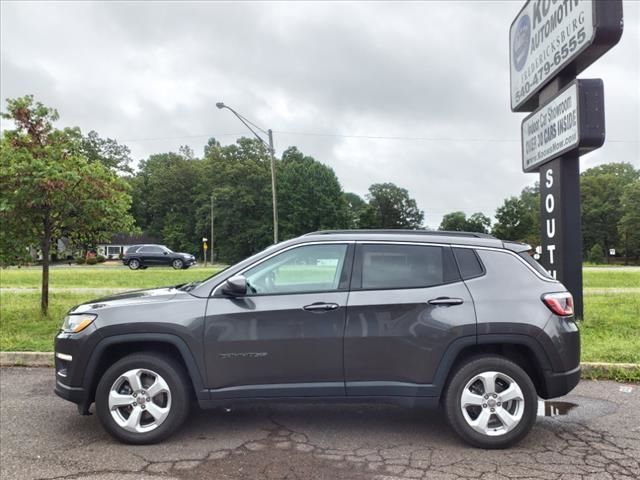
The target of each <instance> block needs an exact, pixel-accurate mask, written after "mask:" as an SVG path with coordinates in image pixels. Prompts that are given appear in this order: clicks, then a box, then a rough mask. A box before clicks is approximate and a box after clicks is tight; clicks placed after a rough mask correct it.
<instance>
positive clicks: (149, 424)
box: [96, 353, 189, 444]
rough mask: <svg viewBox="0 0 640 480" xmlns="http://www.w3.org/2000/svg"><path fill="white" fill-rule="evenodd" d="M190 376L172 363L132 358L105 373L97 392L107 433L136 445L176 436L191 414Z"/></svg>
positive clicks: (138, 356)
mask: <svg viewBox="0 0 640 480" xmlns="http://www.w3.org/2000/svg"><path fill="white" fill-rule="evenodd" d="M185 378H187V374H186V372H185V371H184V369H183V368H182V366H181V365H180V364H178V363H177V362H175V361H173V360H172V359H170V358H168V357H165V356H162V355H159V354H155V353H144V354H134V355H129V356H126V357H124V358H122V359H121V360H119V361H118V362H116V363H115V364H113V365H112V366H111V367H110V368H109V369H107V371H106V372H105V373H104V375H103V376H102V378H101V379H100V382H99V383H98V387H97V389H96V413H97V415H98V418H99V419H100V422H101V423H102V425H103V427H104V428H105V430H107V432H109V433H110V434H111V435H112V436H114V437H115V438H117V439H118V440H120V441H122V442H125V443H132V444H149V443H156V442H159V441H161V440H164V439H165V438H167V437H168V436H170V435H171V434H172V433H174V432H175V431H176V430H177V429H178V428H179V427H180V426H181V425H182V423H183V422H184V421H185V419H186V418H187V415H188V413H189V388H188V385H187V383H186V381H185Z"/></svg>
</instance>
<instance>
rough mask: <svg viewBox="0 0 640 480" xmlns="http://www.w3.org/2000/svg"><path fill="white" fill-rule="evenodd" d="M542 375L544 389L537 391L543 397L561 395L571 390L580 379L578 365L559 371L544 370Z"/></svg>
mask: <svg viewBox="0 0 640 480" xmlns="http://www.w3.org/2000/svg"><path fill="white" fill-rule="evenodd" d="M543 375H544V390H543V391H542V392H539V394H540V396H541V397H542V398H544V399H547V398H555V397H561V396H562V395H566V394H567V393H569V392H570V391H571V390H573V389H574V388H575V386H576V385H577V384H578V382H579V381H580V365H578V366H577V367H576V368H574V369H573V370H569V371H566V372H560V373H556V372H551V371H548V370H545V371H544V372H543Z"/></svg>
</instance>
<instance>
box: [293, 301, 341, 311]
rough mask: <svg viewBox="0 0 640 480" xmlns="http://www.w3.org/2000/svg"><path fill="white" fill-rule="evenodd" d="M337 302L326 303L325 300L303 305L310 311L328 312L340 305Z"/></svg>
mask: <svg viewBox="0 0 640 480" xmlns="http://www.w3.org/2000/svg"><path fill="white" fill-rule="evenodd" d="M339 306H340V305H338V304H337V303H324V302H316V303H312V304H311V305H305V306H304V307H302V308H303V309H305V310H307V311H308V312H328V311H330V310H335V309H337V308H338V307H339Z"/></svg>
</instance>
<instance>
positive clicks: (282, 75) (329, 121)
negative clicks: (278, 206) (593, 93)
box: [0, 1, 640, 226]
mask: <svg viewBox="0 0 640 480" xmlns="http://www.w3.org/2000/svg"><path fill="white" fill-rule="evenodd" d="M521 4H522V2H520V1H518V2H470V1H469V2H425V3H398V2H394V3H293V2H291V3H286V2H285V3H203V2H193V3H191V2H180V3H173V2H171V3H170V2H112V3H107V2H104V3H93V2H92V3H89V2H61V3H57V2H42V3H36V2H33V3H24V2H23V3H17V2H4V3H2V4H1V7H0V8H1V11H0V14H1V15H0V17H1V22H2V23H1V27H2V28H1V32H0V35H1V36H0V40H1V42H0V48H1V50H0V52H1V67H2V68H1V74H0V90H1V92H0V94H1V96H2V98H6V97H14V96H18V95H23V94H25V93H34V94H35V95H36V97H37V98H38V99H39V100H41V101H43V102H44V103H46V104H48V105H52V106H55V107H56V108H58V110H59V111H60V113H61V124H63V125H78V126H80V127H81V128H82V129H83V130H85V131H87V130H90V129H94V130H97V131H98V132H100V134H101V135H103V136H109V137H115V138H117V139H119V140H121V141H123V142H124V143H127V144H128V145H129V146H130V147H131V149H132V151H133V154H134V156H135V157H136V158H144V157H146V156H148V155H149V154H151V153H155V152H161V151H167V150H176V149H177V148H178V146H179V145H181V144H189V145H190V146H191V147H192V148H193V149H194V150H195V151H196V152H197V153H200V152H202V146H203V145H204V143H205V142H206V139H207V137H208V136H215V137H216V138H218V139H219V140H220V141H221V142H222V143H231V142H233V141H235V139H236V138H237V134H239V133H240V134H244V133H243V127H242V125H240V124H239V123H238V122H237V121H236V120H235V119H234V118H233V117H232V116H231V115H230V114H229V113H228V112H220V111H218V110H217V109H215V102H216V101H219V100H224V101H225V102H226V103H228V104H229V105H233V106H234V107H235V108H236V109H237V110H238V111H240V112H242V113H243V114H244V115H246V116H247V117H249V118H251V119H252V120H254V121H255V122H256V123H258V124H260V125H262V126H264V127H265V128H272V129H273V130H274V131H275V132H276V135H275V140H276V146H277V149H278V150H279V151H282V150H284V149H285V148H286V147H287V146H289V145H297V146H298V147H299V148H300V149H301V150H302V151H303V152H305V153H306V154H309V155H312V156H314V157H316V158H317V159H318V160H320V161H322V162H325V163H327V164H329V165H330V166H332V167H333V168H334V169H335V170H336V173H337V174H338V176H339V178H340V180H341V182H342V184H343V186H344V188H345V190H348V191H355V192H357V193H360V194H364V193H365V192H366V189H367V187H368V186H369V185H370V184H371V183H373V182H380V181H392V182H395V183H397V184H399V185H402V186H404V187H406V188H408V189H409V191H410V192H411V194H412V195H413V196H415V197H416V198H417V200H418V203H419V205H420V207H421V208H423V209H424V210H425V212H426V214H427V216H426V220H427V223H428V224H429V225H431V226H437V224H438V223H439V222H440V218H441V216H442V214H443V213H446V212H448V211H452V210H464V211H466V212H467V213H472V212H474V211H483V212H485V213H487V214H493V213H494V212H495V209H496V207H497V206H499V204H500V203H501V201H502V199H503V198H504V197H506V196H508V195H515V194H517V193H518V192H519V191H520V189H521V188H522V187H523V186H525V185H527V184H531V183H533V181H535V179H536V176H535V175H525V174H523V173H522V172H521V170H520V164H521V160H520V144H519V128H520V121H521V120H522V117H523V115H522V114H513V113H511V112H510V110H509V78H508V51H507V50H508V45H507V33H508V28H509V24H510V22H511V21H512V19H513V17H514V16H515V15H516V13H517V12H518V10H519V8H520V6H521ZM639 62H640V4H638V3H636V2H627V3H625V33H624V35H623V39H622V41H621V42H620V44H619V45H618V46H616V47H615V48H614V49H613V50H612V51H611V52H610V53H609V54H607V55H606V56H605V57H604V58H603V59H601V60H600V61H599V62H598V63H596V64H595V65H594V66H592V67H590V69H588V70H587V71H586V72H585V73H584V74H583V75H582V76H583V77H585V78H587V77H602V78H603V79H604V81H605V91H606V98H607V105H606V107H607V136H608V139H609V140H613V141H609V142H608V143H607V144H606V145H605V146H604V147H603V148H602V149H600V150H599V151H597V152H594V153H592V154H590V155H588V156H585V157H584V159H583V161H582V165H583V167H585V168H586V167H590V166H594V165H597V164H599V163H602V162H607V161H622V160H624V161H630V162H632V163H634V164H635V165H636V166H639V167H640V150H639V149H640V146H639V144H638V139H639V135H638V134H639V133H640V73H639V70H640V66H639ZM285 132H307V133H316V134H318V133H326V134H348V135H360V136H371V137H376V136H382V137H403V138H405V139H404V140H402V139H397V140H391V139H373V138H345V137H341V136H322V135H299V134H292V133H285ZM407 137H420V138H423V140H415V139H414V140H410V139H407ZM424 139H429V140H424ZM482 139H485V140H484V141H481V140H482ZM616 140H617V141H616Z"/></svg>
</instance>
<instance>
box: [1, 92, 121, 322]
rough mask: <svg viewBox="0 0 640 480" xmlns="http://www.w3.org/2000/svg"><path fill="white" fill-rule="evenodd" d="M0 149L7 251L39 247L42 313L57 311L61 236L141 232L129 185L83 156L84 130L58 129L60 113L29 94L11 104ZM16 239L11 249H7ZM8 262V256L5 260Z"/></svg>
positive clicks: (74, 237)
mask: <svg viewBox="0 0 640 480" xmlns="http://www.w3.org/2000/svg"><path fill="white" fill-rule="evenodd" d="M2 116H3V118H5V119H8V120H11V121H13V123H14V125H15V128H14V129H11V130H5V131H4V133H3V135H2V139H1V146H2V148H1V149H0V166H1V172H0V173H1V175H0V219H1V220H2V230H3V231H4V232H5V233H4V234H3V235H2V236H0V241H1V242H2V245H0V250H2V251H3V252H5V251H6V249H13V248H16V246H18V245H22V248H24V247H26V246H30V245H38V246H39V247H40V251H41V253H42V295H41V302H40V306H41V310H42V312H43V314H46V313H47V310H48V306H49V262H50V253H51V247H52V244H53V242H54V241H55V240H56V239H57V238H60V237H63V236H64V237H67V238H69V239H71V240H76V241H83V240H86V239H87V238H88V237H89V238H92V239H95V238H103V239H106V238H108V237H109V236H110V235H111V234H112V233H114V232H117V231H126V230H129V229H132V228H133V219H132V217H131V216H130V215H129V213H128V211H129V207H130V203H131V197H130V196H129V193H128V189H127V185H126V183H125V182H124V181H123V180H122V179H121V178H119V177H118V175H116V173H115V172H114V171H113V170H110V169H109V168H108V167H106V166H105V165H104V164H102V163H101V162H91V161H89V160H88V159H87V157H86V156H84V155H83V154H82V145H81V142H80V141H79V139H81V138H82V136H81V133H80V131H79V129H64V130H58V129H55V128H54V126H53V122H55V121H56V120H57V119H58V113H57V112H56V111H55V110H54V109H52V108H48V107H46V106H44V105H43V104H41V103H39V102H34V99H33V96H31V95H28V96H25V97H21V98H17V99H9V100H7V112H6V113H3V114H2ZM7 237H11V239H12V240H11V242H6V239H7ZM3 256H4V254H3Z"/></svg>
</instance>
